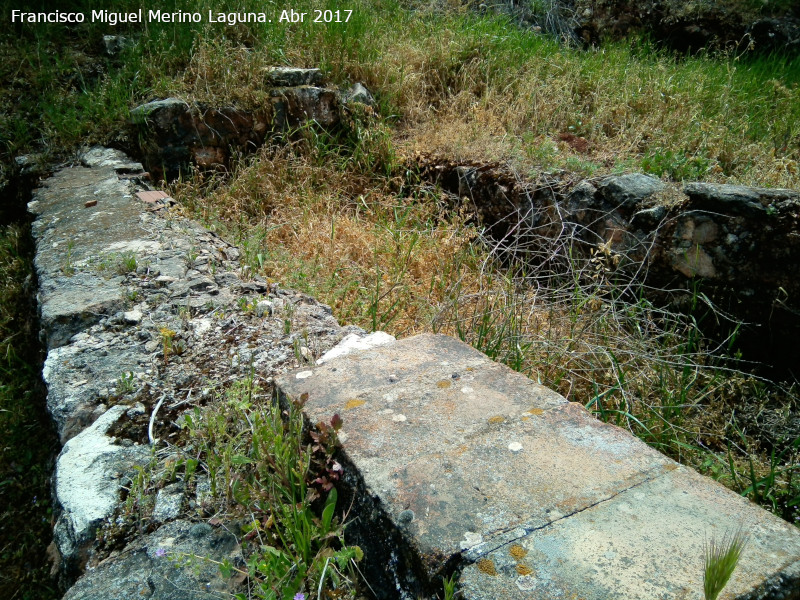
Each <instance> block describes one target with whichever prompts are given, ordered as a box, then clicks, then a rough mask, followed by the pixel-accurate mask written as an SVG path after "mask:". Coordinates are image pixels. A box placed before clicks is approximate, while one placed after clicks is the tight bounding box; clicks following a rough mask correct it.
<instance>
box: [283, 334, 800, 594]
mask: <svg viewBox="0 0 800 600" xmlns="http://www.w3.org/2000/svg"><path fill="white" fill-rule="evenodd" d="M276 382H277V386H278V388H279V391H280V392H281V393H282V394H284V395H285V396H288V397H290V398H292V399H299V398H301V397H304V395H305V394H307V399H306V402H305V411H306V415H307V417H308V419H309V420H310V421H311V422H313V423H317V422H320V421H322V422H329V421H330V419H331V418H332V417H333V415H335V414H339V415H340V416H341V417H342V419H343V421H344V425H343V428H342V430H341V431H340V441H341V442H342V449H343V453H342V454H343V456H342V462H343V465H344V477H343V480H342V481H343V486H342V488H343V489H341V490H340V492H341V493H342V497H343V502H342V504H341V506H344V507H351V508H350V512H349V516H348V519H349V523H350V524H349V525H348V527H347V536H348V542H349V543H356V544H359V545H361V546H362V548H363V549H364V551H365V555H366V557H367V560H366V564H365V566H364V567H363V569H364V573H365V576H366V580H367V581H368V582H369V583H370V585H371V586H373V588H374V589H375V592H376V595H377V597H379V598H409V599H410V598H416V597H418V596H419V595H432V594H435V593H437V592H440V591H441V578H442V577H443V576H449V575H450V574H451V573H453V572H454V571H459V572H460V573H461V575H460V584H461V590H462V597H463V598H464V599H466V600H477V599H487V600H488V599H500V598H536V599H539V598H541V599H545V598H548V599H549V598H576V599H578V598H581V599H585V600H594V599H597V600H600V599H606V598H642V599H650V598H702V587H703V583H702V570H703V549H704V543H705V541H706V540H707V539H710V538H711V537H712V536H716V537H717V538H721V537H722V536H723V535H725V534H726V533H729V532H731V533H732V532H734V531H736V530H737V529H739V528H740V527H744V528H745V529H746V530H747V532H748V533H749V537H750V539H749V543H748V545H747V547H746V550H745V552H744V555H743V558H742V561H741V563H740V566H739V568H738V569H737V571H736V572H735V574H734V576H733V578H732V580H731V582H730V584H729V585H728V588H726V590H725V593H724V595H723V596H722V597H724V598H742V599H744V598H748V599H749V598H800V592H798V591H797V590H798V589H800V532H798V530H797V529H796V528H795V527H793V526H791V525H789V524H788V523H786V522H784V521H782V520H781V519H779V518H778V517H775V516H774V515H772V514H770V513H768V512H767V511H764V510H762V509H761V508H759V507H757V506H756V505H754V504H752V503H751V502H749V501H748V500H746V499H745V498H742V497H741V496H739V495H737V494H735V493H734V492H731V491H729V490H727V489H726V488H724V487H723V486H721V485H719V484H717V483H716V482H714V481H712V480H710V479H707V478H704V477H702V476H700V475H698V474H697V473H695V472H694V471H692V470H691V469H687V468H685V467H681V466H680V465H678V464H677V463H676V462H674V461H672V460H671V459H669V458H667V457H665V456H664V455H662V454H660V453H658V452H657V451H655V450H653V449H651V448H649V447H648V446H647V445H645V444H644V443H643V442H641V441H640V440H638V439H637V438H635V437H634V436H633V435H631V434H630V433H629V432H627V431H625V430H622V429H620V428H617V427H614V426H612V425H608V424H604V423H601V422H600V421H598V420H596V419H595V418H593V417H592V416H591V415H590V414H589V413H588V412H587V411H586V410H585V409H584V408H583V407H582V406H581V405H579V404H575V403H571V402H567V401H566V400H565V399H564V398H563V397H561V396H560V395H558V394H556V393H555V392H553V391H551V390H548V389H547V388H545V387H543V386H541V385H538V384H536V383H534V382H533V381H531V380H530V379H528V378H526V377H524V376H523V375H520V374H519V373H516V372H514V371H511V370H510V369H509V368H507V367H505V366H503V365H500V364H497V363H495V362H493V361H491V360H489V358H487V357H486V356H485V355H483V354H481V353H480V352H478V351H477V350H475V349H473V348H471V347H470V346H468V345H466V344H463V343H461V342H459V341H458V340H455V339H453V338H450V337H447V336H442V335H430V334H426V335H420V336H416V337H412V338H407V339H404V340H401V341H398V342H395V343H393V344H388V345H384V346H380V347H378V348H375V349H371V350H367V351H363V352H354V353H351V354H348V355H346V356H343V357H339V358H335V359H332V360H330V361H328V362H326V363H325V364H323V365H321V366H318V367H315V368H311V369H305V370H302V371H298V372H294V373H290V374H287V375H284V376H281V377H280V378H278V379H277V380H276Z"/></svg>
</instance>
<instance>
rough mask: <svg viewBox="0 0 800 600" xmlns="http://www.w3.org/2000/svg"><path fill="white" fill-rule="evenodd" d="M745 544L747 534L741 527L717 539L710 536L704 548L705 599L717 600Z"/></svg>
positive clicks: (734, 568) (737, 562)
mask: <svg viewBox="0 0 800 600" xmlns="http://www.w3.org/2000/svg"><path fill="white" fill-rule="evenodd" d="M746 545H747V534H746V533H745V531H744V530H743V529H739V530H737V531H736V532H735V533H734V534H733V535H729V534H725V536H724V537H723V538H722V540H719V541H718V540H716V539H715V538H713V537H712V538H711V542H710V543H708V545H707V546H706V549H705V570H704V572H703V592H704V593H705V600H717V598H718V597H719V595H720V593H721V592H722V589H723V588H724V587H725V586H726V585H727V584H728V581H729V580H730V578H731V575H733V572H734V571H735V570H736V566H737V565H738V564H739V560H740V559H741V557H742V552H743V551H744V548H745V546H746Z"/></svg>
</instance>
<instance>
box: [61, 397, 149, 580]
mask: <svg viewBox="0 0 800 600" xmlns="http://www.w3.org/2000/svg"><path fill="white" fill-rule="evenodd" d="M127 410H128V407H126V406H112V407H111V408H110V409H108V410H107V411H106V412H104V413H103V414H102V416H100V418H98V419H97V420H96V421H95V422H94V424H92V426H91V427H88V428H87V429H84V430H83V431H82V432H81V433H79V434H78V435H77V436H75V437H74V438H72V439H71V440H69V441H68V442H67V443H66V444H65V445H64V448H63V449H62V450H61V454H59V456H58V460H57V462H56V469H55V476H54V490H55V495H56V498H57V499H58V503H59V505H60V506H61V514H60V515H59V517H58V520H57V521H56V525H55V541H56V544H57V545H58V550H59V552H60V553H61V558H62V560H63V561H64V563H66V564H68V565H70V567H71V568H74V567H75V566H77V565H76V563H78V562H79V561H81V559H82V554H83V551H84V550H85V548H86V547H87V546H88V545H90V544H91V542H93V541H94V535H95V532H96V531H97V528H98V526H99V525H100V524H101V523H103V521H105V520H106V519H108V518H109V517H111V516H112V515H113V514H114V510H115V509H116V508H117V504H118V502H119V488H120V486H121V485H123V484H124V483H125V482H126V480H125V479H124V475H125V474H126V473H127V472H129V471H131V470H132V468H133V466H134V465H142V464H144V463H145V462H147V459H148V458H149V456H150V450H149V448H146V447H143V446H128V447H125V446H121V445H117V444H116V443H115V440H114V439H113V438H111V437H109V436H108V430H109V429H110V428H111V426H112V425H114V423H116V421H117V420H118V419H119V418H120V417H121V416H122V415H123V414H124V413H125V412H126V411H127Z"/></svg>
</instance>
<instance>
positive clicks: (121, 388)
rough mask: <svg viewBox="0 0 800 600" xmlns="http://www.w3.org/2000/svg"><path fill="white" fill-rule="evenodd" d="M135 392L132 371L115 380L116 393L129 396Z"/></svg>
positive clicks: (134, 378)
mask: <svg viewBox="0 0 800 600" xmlns="http://www.w3.org/2000/svg"><path fill="white" fill-rule="evenodd" d="M135 390H136V377H135V376H134V374H133V371H126V372H125V373H123V374H122V375H120V376H119V377H118V378H117V393H118V394H129V393H131V392H133V391H135Z"/></svg>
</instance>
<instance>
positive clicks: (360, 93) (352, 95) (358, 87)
mask: <svg viewBox="0 0 800 600" xmlns="http://www.w3.org/2000/svg"><path fill="white" fill-rule="evenodd" d="M344 101H345V103H348V104H349V103H350V102H358V103H360V104H366V105H367V106H375V98H374V97H373V96H372V94H371V93H370V92H369V90H368V89H367V88H366V87H364V85H363V84H361V83H354V84H353V85H352V86H350V89H349V90H347V92H345V94H344Z"/></svg>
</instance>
